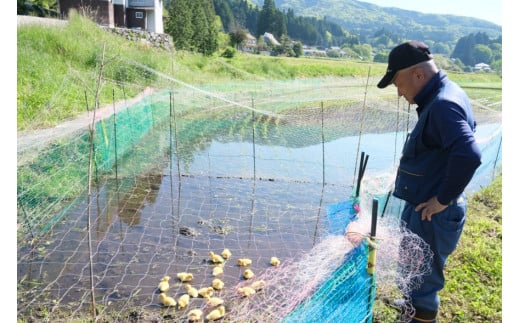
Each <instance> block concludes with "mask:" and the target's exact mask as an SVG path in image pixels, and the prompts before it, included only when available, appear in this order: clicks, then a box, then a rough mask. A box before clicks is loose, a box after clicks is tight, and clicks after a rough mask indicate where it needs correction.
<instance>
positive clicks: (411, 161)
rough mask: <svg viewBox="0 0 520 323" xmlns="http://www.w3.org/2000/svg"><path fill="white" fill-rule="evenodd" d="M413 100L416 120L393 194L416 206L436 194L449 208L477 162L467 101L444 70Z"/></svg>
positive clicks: (478, 156)
mask: <svg viewBox="0 0 520 323" xmlns="http://www.w3.org/2000/svg"><path fill="white" fill-rule="evenodd" d="M414 101H415V102H416V103H417V113H418V117H419V119H418V121H417V124H416V125H415V127H414V129H413V130H412V132H411V133H410V135H409V137H408V139H407V141H406V143H405V146H404V148H403V154H402V157H401V160H400V163H399V169H398V171H397V177H396V181H395V187H394V193H393V194H394V196H396V197H398V198H400V199H403V200H406V201H407V202H409V203H411V204H414V205H417V204H419V203H422V202H426V201H427V200H428V199H430V198H432V197H434V196H437V199H438V201H439V202H440V203H441V204H444V205H447V204H449V203H450V201H452V200H453V199H455V198H457V197H458V196H459V195H460V194H461V193H462V192H463V191H464V189H465V187H466V186H467V185H468V183H469V182H470V180H471V178H472V177H473V175H474V173H475V171H476V169H477V168H478V166H480V163H481V161H480V159H481V152H480V149H479V147H478V145H477V143H476V141H475V137H474V131H475V128H476V122H475V120H474V117H473V112H472V110H471V103H470V101H469V98H468V97H467V95H466V93H465V92H464V91H463V90H462V89H461V88H460V87H459V86H458V85H457V84H455V83H454V82H452V81H451V80H449V79H448V77H447V76H446V74H445V73H444V72H442V71H439V72H438V73H437V74H436V75H435V76H434V77H433V78H432V79H431V80H430V81H429V82H428V83H427V84H426V86H425V87H424V88H423V89H422V90H421V91H420V92H419V93H418V94H417V96H416V97H415V98H414Z"/></svg>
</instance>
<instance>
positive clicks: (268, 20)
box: [256, 0, 287, 39]
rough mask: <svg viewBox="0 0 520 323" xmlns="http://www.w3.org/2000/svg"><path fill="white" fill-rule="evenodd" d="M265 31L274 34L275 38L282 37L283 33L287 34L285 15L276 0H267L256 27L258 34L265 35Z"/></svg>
mask: <svg viewBox="0 0 520 323" xmlns="http://www.w3.org/2000/svg"><path fill="white" fill-rule="evenodd" d="M265 32H268V33H271V34H273V36H275V38H277V39H281V37H282V35H286V34H287V25H286V22H285V16H284V15H283V13H282V12H281V11H279V10H278V9H276V6H275V4H274V0H265V1H264V6H263V8H262V11H260V16H259V17H258V25H257V28H256V36H257V37H258V36H260V35H263V34H264V33H265Z"/></svg>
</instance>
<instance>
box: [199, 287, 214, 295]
mask: <svg viewBox="0 0 520 323" xmlns="http://www.w3.org/2000/svg"><path fill="white" fill-rule="evenodd" d="M214 291H215V290H214V289H213V287H204V288H200V289H199V296H200V297H204V298H208V297H211V296H212V295H213V292H214Z"/></svg>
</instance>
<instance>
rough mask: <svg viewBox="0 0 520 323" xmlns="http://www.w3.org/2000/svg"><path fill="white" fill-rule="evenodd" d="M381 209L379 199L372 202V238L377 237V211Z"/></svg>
mask: <svg viewBox="0 0 520 323" xmlns="http://www.w3.org/2000/svg"><path fill="white" fill-rule="evenodd" d="M378 207H379V201H378V199H376V198H374V199H373V200H372V225H371V227H370V237H371V238H375V237H376V226H377V209H378Z"/></svg>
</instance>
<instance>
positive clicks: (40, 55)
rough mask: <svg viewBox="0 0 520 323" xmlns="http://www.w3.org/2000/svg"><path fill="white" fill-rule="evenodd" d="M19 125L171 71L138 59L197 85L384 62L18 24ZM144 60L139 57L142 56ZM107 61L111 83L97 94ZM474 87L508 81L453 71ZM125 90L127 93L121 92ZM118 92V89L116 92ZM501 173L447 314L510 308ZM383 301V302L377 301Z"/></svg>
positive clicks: (467, 243) (445, 303) (82, 107)
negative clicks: (232, 51)
mask: <svg viewBox="0 0 520 323" xmlns="http://www.w3.org/2000/svg"><path fill="white" fill-rule="evenodd" d="M17 37H18V38H17V42H18V48H17V52H18V65H17V67H18V76H17V92H18V93H17V105H18V107H17V108H18V113H17V121H18V130H19V131H21V130H29V129H30V130H34V129H38V128H45V127H51V126H54V125H56V124H58V123H60V122H62V121H64V120H65V119H68V118H71V117H74V116H76V115H78V114H80V113H83V112H85V111H86V109H87V108H89V109H92V108H93V107H96V106H103V105H106V104H110V103H113V101H114V100H116V101H117V100H121V99H125V98H129V97H132V96H134V95H136V94H137V93H139V92H140V91H142V90H143V89H144V88H145V87H147V86H151V87H156V88H162V87H163V86H166V84H165V82H164V80H162V79H161V78H158V77H157V76H156V75H155V74H152V73H150V72H148V71H147V70H146V69H143V68H142V67H140V65H139V64H144V65H146V66H148V67H149V68H152V69H154V70H157V71H158V72H160V73H164V74H167V75H171V77H175V78H176V79H178V80H181V81H183V82H188V83H190V84H204V83H206V84H207V83H211V82H222V81H226V80H237V79H238V80H241V79H244V80H247V79H294V78H306V77H325V76H341V77H344V76H352V77H366V74H367V71H368V68H369V67H370V68H371V73H372V74H373V75H382V74H383V73H384V70H385V68H386V66H385V64H378V63H366V62H357V61H351V60H337V59H311V58H281V57H266V56H258V55H255V56H252V55H247V54H237V56H235V57H234V58H232V59H225V58H222V57H219V56H218V55H217V54H216V55H214V56H213V57H202V56H200V55H196V54H190V53H181V52H173V51H166V50H161V49H155V48H151V47H149V46H147V45H144V44H139V43H133V42H129V41H125V40H122V39H121V38H120V37H118V36H115V35H112V34H110V33H107V32H104V31H103V30H101V29H100V28H98V27H97V25H95V24H94V23H92V22H90V21H88V20H86V19H84V18H82V17H79V16H75V17H72V19H71V21H70V23H69V24H68V25H67V26H66V27H62V26H57V27H43V26H38V25H34V26H30V25H28V26H19V27H18V32H17ZM135 62H137V63H138V64H135ZM101 63H103V68H102V70H103V81H104V84H105V85H106V84H112V85H114V86H119V87H121V88H124V91H122V92H121V91H118V92H117V93H115V94H114V93H113V91H112V90H111V87H109V86H104V87H103V88H102V89H101V92H100V95H99V103H94V102H93V101H94V100H93V98H95V97H96V93H95V91H96V85H97V82H98V74H99V71H100V70H101ZM450 77H451V78H452V79H453V80H455V81H457V82H459V83H461V84H464V85H467V86H470V85H473V86H475V87H484V88H501V78H500V76H499V75H496V74H451V75H450ZM121 93H123V94H121ZM113 95H115V97H113ZM501 184H502V180H501V177H500V178H498V179H497V180H496V181H495V182H494V183H493V184H492V185H490V186H489V187H487V188H484V189H483V190H481V191H480V192H479V193H477V194H474V195H473V196H471V197H470V202H469V211H468V219H467V224H466V227H465V231H464V233H463V236H462V238H461V241H460V245H459V247H458V249H457V250H456V251H455V253H454V255H453V256H452V257H451V258H450V259H449V261H448V264H447V270H446V279H447V284H446V288H445V289H444V290H443V291H442V293H441V297H442V308H441V312H440V317H439V322H500V321H501V317H502V304H501V295H502V273H501V264H502V258H501V244H502V234H501V232H502V228H501V223H502V199H501V196H502V187H501ZM376 305H377V304H376ZM375 310H376V314H375V318H376V320H379V321H380V322H391V321H392V320H391V318H392V317H393V316H394V312H393V310H389V309H388V308H384V307H378V306H376V308H375Z"/></svg>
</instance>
